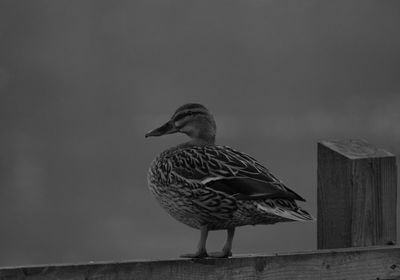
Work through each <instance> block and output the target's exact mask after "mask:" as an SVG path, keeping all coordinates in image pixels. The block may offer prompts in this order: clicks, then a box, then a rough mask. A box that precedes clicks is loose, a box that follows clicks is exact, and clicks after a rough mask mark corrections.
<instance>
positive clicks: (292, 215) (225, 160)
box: [146, 104, 313, 257]
mask: <svg viewBox="0 0 400 280" xmlns="http://www.w3.org/2000/svg"><path fill="white" fill-rule="evenodd" d="M177 132H181V133H184V134H187V135H188V136H189V137H190V138H191V140H190V141H189V142H186V143H184V144H181V145H178V146H176V147H173V148H170V149H167V150H166V151H164V152H162V153H161V154H160V155H159V156H158V157H156V159H155V160H154V161H153V162H152V163H151V166H150V169H149V173H148V184H149V188H150V190H151V191H152V193H153V194H154V196H155V197H156V199H157V201H158V202H159V203H160V204H161V206H162V207H163V208H164V209H165V210H166V211H167V212H168V213H169V214H170V215H171V216H172V217H174V218H175V219H177V220H178V221H180V222H182V223H184V224H186V225H188V226H190V227H193V228H197V229H200V232H201V238H200V242H199V245H198V250H197V252H196V253H195V254H186V255H183V257H206V256H214V257H228V256H230V255H231V247H232V240H233V235H234V231H235V228H236V227H238V226H244V225H257V224H274V223H277V222H287V221H307V220H312V219H313V218H312V217H311V215H310V214H309V213H307V212H306V211H305V210H303V209H301V208H300V207H298V206H297V204H296V200H299V201H305V200H304V199H303V198H302V197H301V196H299V195H298V194H296V193H295V192H294V191H292V190H290V189H289V188H287V187H286V186H285V185H284V184H283V183H282V182H281V181H280V180H279V179H277V178H276V177H275V176H274V175H272V174H271V173H270V172H269V170H268V169H267V168H266V167H264V166H263V165H261V164H260V163H259V162H258V161H257V160H255V159H254V158H253V157H251V156H249V155H246V154H244V153H242V152H239V151H237V150H234V149H232V148H230V147H227V146H218V145H215V134H216V125H215V121H214V118H213V117H212V115H211V114H210V113H209V111H208V110H207V109H206V108H205V107H204V106H203V105H200V104H186V105H183V106H181V107H180V108H178V109H177V110H176V112H175V113H174V114H173V116H172V117H171V119H170V120H169V121H168V122H167V123H165V124H164V125H162V126H161V127H159V128H157V129H155V130H153V131H151V132H149V133H147V134H146V137H148V136H161V135H165V134H171V133H177ZM221 229H226V230H227V232H228V235H227V236H228V237H227V242H226V244H225V246H224V248H223V250H222V252H217V253H213V254H211V255H210V254H208V253H207V251H206V248H205V247H206V240H207V235H208V231H210V230H221Z"/></svg>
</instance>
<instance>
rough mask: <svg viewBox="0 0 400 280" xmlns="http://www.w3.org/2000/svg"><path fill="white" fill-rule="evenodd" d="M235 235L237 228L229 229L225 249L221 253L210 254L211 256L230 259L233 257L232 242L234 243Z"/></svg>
mask: <svg viewBox="0 0 400 280" xmlns="http://www.w3.org/2000/svg"><path fill="white" fill-rule="evenodd" d="M234 235H235V228H234V227H232V228H228V236H227V238H226V243H225V245H224V248H222V251H221V252H213V253H210V254H209V256H210V257H213V258H228V257H230V256H232V251H231V250H232V241H233V236H234Z"/></svg>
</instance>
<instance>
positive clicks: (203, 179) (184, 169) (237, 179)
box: [171, 146, 305, 201]
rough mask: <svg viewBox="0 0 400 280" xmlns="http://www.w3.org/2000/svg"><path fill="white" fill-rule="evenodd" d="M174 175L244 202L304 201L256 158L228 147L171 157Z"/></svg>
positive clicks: (199, 148) (192, 149) (186, 151)
mask: <svg viewBox="0 0 400 280" xmlns="http://www.w3.org/2000/svg"><path fill="white" fill-rule="evenodd" d="M171 160H172V165H173V170H174V173H175V174H176V175H178V176H180V177H182V178H183V179H185V180H190V181H193V180H194V181H198V182H200V183H202V184H204V185H206V186H207V187H208V188H211V189H214V190H217V191H220V192H224V193H226V194H229V195H232V196H235V197H236V198H238V199H242V200H258V199H266V198H286V199H293V200H300V201H305V200H304V198H302V197H301V196H299V195H298V194H297V193H295V192H294V191H292V190H291V189H289V188H288V187H286V186H285V185H284V184H283V182H282V181H280V180H279V179H278V178H276V177H275V176H274V175H273V174H272V173H271V172H269V170H268V169H267V168H266V167H265V166H263V165H261V164H260V163H259V162H258V161H257V160H255V159H254V158H253V157H251V156H249V155H247V154H244V153H242V152H239V151H236V150H234V149H232V148H230V147H227V146H195V147H189V148H188V147H186V148H184V149H179V150H177V151H176V153H175V154H174V156H173V157H171Z"/></svg>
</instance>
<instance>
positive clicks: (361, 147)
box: [319, 139, 394, 159]
mask: <svg viewBox="0 0 400 280" xmlns="http://www.w3.org/2000/svg"><path fill="white" fill-rule="evenodd" d="M319 144H320V145H323V146H325V147H327V148H329V149H331V150H333V151H335V152H337V153H339V154H341V155H343V156H345V157H347V158H349V159H361V158H376V157H393V156H394V155H393V154H392V153H390V152H388V151H385V150H383V149H380V148H378V147H375V146H373V145H371V144H369V143H368V142H367V141H365V140H361V139H348V140H339V141H321V142H319Z"/></svg>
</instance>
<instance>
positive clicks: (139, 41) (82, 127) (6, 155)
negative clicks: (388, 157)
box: [0, 0, 400, 266]
mask: <svg viewBox="0 0 400 280" xmlns="http://www.w3.org/2000/svg"><path fill="white" fill-rule="evenodd" d="M399 34H400V1H320V0H318V1H317V0H307V1H281V0H279V1H278V0H276V1H271V0H264V1H261V0H251V1H243V0H229V1H215V0H213V1H187V0H182V1H168V0H154V1H150V0H139V1H105V0H96V1H81V0H79V1H78V0H74V1H54V0H48V1H44V0H36V1H17V0H9V1H7V0H2V1H1V2H0V265H2V266H4V265H18V264H37V263H60V262H84V261H89V260H96V261H98V260H122V259H134V258H167V257H168V258H169V257H176V256H178V255H179V254H180V253H187V252H192V251H194V249H195V246H196V243H197V240H198V232H197V231H195V230H193V229H190V228H188V227H186V226H185V225H183V224H180V223H178V222H177V221H175V220H173V219H172V218H170V217H169V216H168V215H167V214H166V213H165V212H164V211H163V210H162V209H161V207H160V206H159V205H158V204H157V202H156V201H155V200H154V199H153V197H152V195H151V193H150V192H149V191H148V189H147V182H146V173H147V168H148V166H149V163H150V162H151V160H152V159H153V158H154V157H155V156H156V155H157V154H158V153H159V152H161V151H162V150H163V149H166V148H167V147H169V146H171V145H175V144H178V143H179V142H182V141H184V140H185V137H184V136H181V135H174V136H167V137H163V138H154V139H146V140H145V138H144V134H145V132H147V131H148V130H150V129H152V128H154V127H156V126H158V125H159V124H161V123H162V122H164V121H166V120H167V119H168V118H169V116H170V115H171V114H172V112H173V111H174V110H175V109H176V108H177V107H178V106H179V105H182V104H183V103H186V102H200V103H203V104H205V105H206V106H207V107H209V109H210V110H211V111H212V112H213V113H214V114H215V117H216V119H217V123H218V138H217V141H218V143H219V144H225V145H231V146H234V147H236V148H238V149H240V150H242V151H243V152H246V153H249V154H251V155H253V156H255V157H256V158H258V159H259V161H260V162H262V163H264V164H265V165H267V166H268V167H269V168H270V169H271V170H272V171H273V172H274V173H275V174H276V175H277V176H278V177H280V178H281V179H282V180H283V181H284V182H286V183H287V185H288V186H290V187H292V188H293V189H294V190H296V191H297V192H298V193H300V194H301V195H302V196H304V197H305V198H306V199H307V200H308V202H307V203H305V204H304V207H305V208H306V209H308V210H309V211H310V212H311V213H313V214H314V215H316V143H317V141H320V140H324V139H326V140H334V139H346V138H364V139H366V140H368V141H369V142H371V143H373V144H376V145H378V146H380V147H384V148H386V149H387V150H389V151H391V152H393V153H396V154H399V153H400V146H399V143H400V142H399V141H400V129H399V121H400V114H399V108H400V77H399V74H400V36H399ZM224 238H225V234H224V233H222V232H220V233H212V234H211V237H210V242H209V248H210V249H211V250H217V249H219V247H221V246H222V244H223V241H224ZM315 247H316V223H290V224H289V223H287V224H279V225H274V226H257V227H244V228H240V229H239V230H238V231H237V235H236V238H235V243H234V253H255V252H276V251H293V250H310V249H315Z"/></svg>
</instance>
